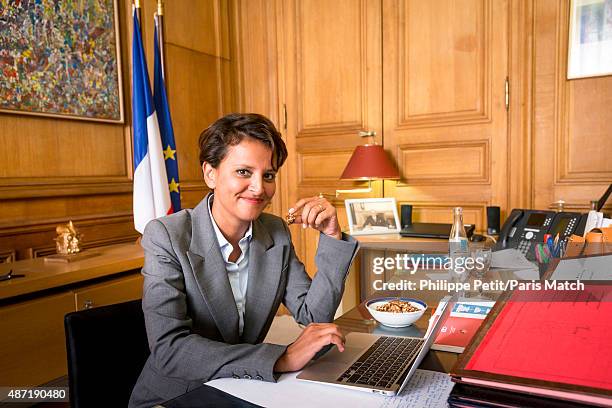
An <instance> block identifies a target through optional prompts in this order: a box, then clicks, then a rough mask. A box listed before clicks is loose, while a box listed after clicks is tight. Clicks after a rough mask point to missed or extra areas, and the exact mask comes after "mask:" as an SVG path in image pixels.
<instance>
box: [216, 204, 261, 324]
mask: <svg viewBox="0 0 612 408" xmlns="http://www.w3.org/2000/svg"><path fill="white" fill-rule="evenodd" d="M213 196H214V194H211V196H210V197H209V198H208V213H209V214H210V220H211V221H212V225H213V228H214V230H215V235H216V236H217V242H218V243H219V248H220V249H221V255H222V256H223V260H224V261H225V269H226V270H227V277H228V279H229V282H230V286H231V287H232V293H233V294H234V300H235V301H236V309H238V316H239V317H240V322H239V332H240V335H241V336H242V329H243V328H244V310H245V304H246V292H247V282H248V280H249V247H250V246H251V238H252V237H253V223H252V222H251V223H250V225H249V229H248V230H247V232H246V233H245V234H244V237H242V238H241V239H240V241H238V246H239V247H240V251H241V252H242V253H241V254H240V257H238V259H237V260H236V262H231V261H230V260H229V256H230V254H231V253H232V251H233V250H234V247H233V246H232V244H230V243H229V241H228V240H227V239H226V238H225V237H224V236H223V233H222V232H221V230H220V229H219V227H218V226H217V223H216V222H215V219H214V218H213V215H212V210H211V208H212V207H211V206H212V198H213Z"/></svg>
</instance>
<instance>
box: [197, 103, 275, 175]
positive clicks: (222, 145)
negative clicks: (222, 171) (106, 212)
mask: <svg viewBox="0 0 612 408" xmlns="http://www.w3.org/2000/svg"><path fill="white" fill-rule="evenodd" d="M245 137H250V138H252V139H255V140H259V141H260V142H262V143H264V144H265V145H267V146H268V147H269V148H270V149H272V168H273V169H274V170H278V169H279V168H280V167H281V166H282V165H283V163H284V162H285V159H287V147H286V146H285V142H284V141H283V139H282V138H281V134H280V132H279V131H278V130H276V127H274V124H273V123H272V122H271V121H270V119H268V118H266V117H265V116H263V115H259V114H257V113H230V114H229V115H226V116H224V117H222V118H220V119H217V121H216V122H215V123H213V124H212V125H210V126H209V127H208V128H206V129H205V130H204V131H203V132H202V134H200V139H199V141H198V145H199V146H200V166H201V165H202V164H203V163H204V162H206V163H208V164H210V165H211V166H212V167H214V168H217V167H218V166H219V163H221V161H222V160H223V159H224V158H225V155H226V154H227V150H228V148H229V147H230V146H235V145H237V144H239V143H240V142H241V141H242V140H243V139H244V138H245Z"/></svg>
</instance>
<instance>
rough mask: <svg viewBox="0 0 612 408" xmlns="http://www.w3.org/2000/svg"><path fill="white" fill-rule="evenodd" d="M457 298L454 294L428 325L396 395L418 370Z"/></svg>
mask: <svg viewBox="0 0 612 408" xmlns="http://www.w3.org/2000/svg"><path fill="white" fill-rule="evenodd" d="M458 298H459V297H458V295H457V294H454V295H453V296H452V297H451V298H450V299H449V301H448V302H446V303H445V304H443V305H442V306H439V307H442V308H443V309H442V313H440V314H438V316H439V317H438V319H437V320H436V321H435V322H434V323H433V325H431V324H430V328H429V329H428V330H427V333H425V337H424V338H423V340H425V342H424V343H423V347H421V350H419V354H417V356H416V357H415V359H414V362H413V363H412V366H411V367H410V370H408V372H407V373H406V374H404V376H402V377H403V380H401V381H402V385H401V386H400V387H399V389H398V390H397V393H398V394H399V393H400V392H402V390H403V389H404V387H405V386H406V384H408V381H409V380H410V377H412V375H413V374H414V372H415V371H416V369H417V368H419V365H420V364H421V362H422V361H423V359H424V358H425V356H426V355H427V353H428V352H429V348H430V347H431V345H432V344H433V342H434V340H435V339H436V337H438V334H439V333H440V330H442V327H443V326H444V324H443V323H444V321H446V319H447V318H448V316H449V315H450V312H451V310H452V309H453V305H454V304H455V303H456V302H457V300H458Z"/></svg>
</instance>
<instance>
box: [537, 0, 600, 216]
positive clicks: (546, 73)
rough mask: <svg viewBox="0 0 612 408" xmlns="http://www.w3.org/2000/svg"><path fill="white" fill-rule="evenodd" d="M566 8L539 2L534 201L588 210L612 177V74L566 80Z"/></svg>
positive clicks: (566, 4) (562, 4)
mask: <svg viewBox="0 0 612 408" xmlns="http://www.w3.org/2000/svg"><path fill="white" fill-rule="evenodd" d="M568 12H569V2H567V1H563V2H555V1H548V0H540V1H538V2H536V7H535V50H534V51H535V58H534V70H535V90H534V105H535V106H534V111H533V121H534V125H535V126H534V133H535V134H534V153H533V154H534V159H533V161H534V170H533V171H534V191H535V193H534V196H533V198H532V200H533V204H534V207H535V208H540V209H547V208H554V205H553V203H554V202H555V201H557V200H564V201H565V202H566V208H568V209H571V210H575V211H586V210H588V209H589V201H590V200H593V199H597V198H599V197H600V196H601V195H602V193H603V192H604V191H605V189H606V188H607V186H608V185H609V183H610V182H611V181H612V162H611V161H610V160H609V157H611V156H612V138H610V133H612V124H611V123H610V121H609V120H608V116H609V106H610V103H611V102H612V78H611V77H599V78H584V79H577V80H571V81H569V80H567V79H566V76H567V42H568V40H567V38H568ZM611 207H612V206H611V205H610V204H609V205H608V208H611Z"/></svg>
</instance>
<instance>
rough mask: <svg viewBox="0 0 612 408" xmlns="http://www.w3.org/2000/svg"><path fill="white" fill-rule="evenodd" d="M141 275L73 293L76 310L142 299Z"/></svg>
mask: <svg viewBox="0 0 612 408" xmlns="http://www.w3.org/2000/svg"><path fill="white" fill-rule="evenodd" d="M142 283H143V277H142V275H140V274H138V275H134V276H127V277H125V278H120V279H114V280H112V281H110V282H103V283H99V284H97V285H91V286H87V287H85V288H82V289H78V290H75V291H74V303H75V309H76V310H84V309H91V308H93V307H100V306H106V305H112V304H115V303H121V302H127V301H128V300H134V299H142Z"/></svg>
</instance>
